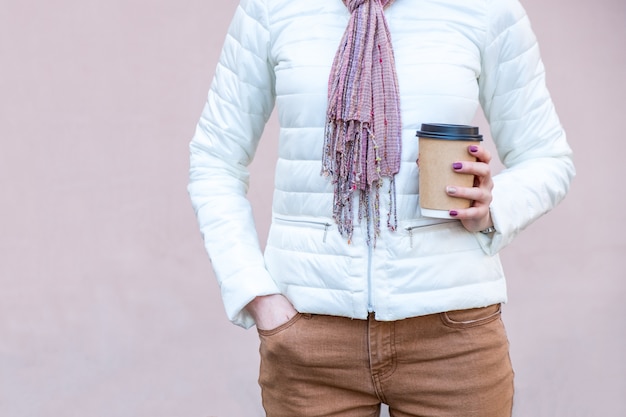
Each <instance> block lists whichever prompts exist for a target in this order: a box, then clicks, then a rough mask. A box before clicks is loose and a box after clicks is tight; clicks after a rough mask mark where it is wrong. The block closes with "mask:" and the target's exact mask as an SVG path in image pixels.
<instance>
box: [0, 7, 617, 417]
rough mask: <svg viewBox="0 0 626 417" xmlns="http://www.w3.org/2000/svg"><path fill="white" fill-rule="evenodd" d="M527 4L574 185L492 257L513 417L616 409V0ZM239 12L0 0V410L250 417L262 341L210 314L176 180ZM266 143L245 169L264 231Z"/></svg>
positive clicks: (271, 148) (575, 416) (18, 415)
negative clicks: (498, 264) (502, 279)
mask: <svg viewBox="0 0 626 417" xmlns="http://www.w3.org/2000/svg"><path fill="white" fill-rule="evenodd" d="M524 4H525V6H526V7H527V10H528V12H529V14H530V16H531V20H532V22H533V24H534V28H535V30H536V32H537V35H538V37H539V41H540V45H541V48H542V52H543V57H544V61H545V64H546V67H547V70H548V84H549V87H550V89H551V91H552V94H553V98H554V101H555V103H556V105H557V109H558V110H559V113H560V116H561V118H562V121H563V124H564V125H565V127H566V129H567V131H568V133H569V139H570V142H571V144H572V146H573V148H574V150H575V161H576V163H577V169H578V176H577V178H576V180H575V182H574V185H573V188H572V191H571V193H570V195H569V196H568V198H567V199H566V200H565V202H564V203H563V204H562V205H561V206H559V207H558V208H557V209H556V210H554V211H553V212H552V213H550V214H549V215H548V216H546V217H544V218H542V219H541V220H540V221H538V222H537V223H536V224H534V225H533V226H531V227H530V228H529V229H528V230H527V231H526V232H525V233H524V234H523V235H522V236H521V237H520V238H518V240H516V241H515V242H514V244H513V245H511V246H510V247H509V248H507V249H505V250H504V252H503V253H502V257H503V260H504V264H505V268H506V270H507V272H508V282H509V287H510V290H509V293H510V302H509V304H508V305H506V307H505V312H504V319H505V322H506V323H507V325H508V331H509V336H510V339H511V343H512V347H511V352H512V358H513V362H514V366H515V369H516V375H517V376H516V378H517V379H516V380H517V394H516V395H517V397H516V406H515V415H516V416H518V417H522V416H533V417H588V416H602V417H621V416H624V415H626V399H625V395H624V393H626V383H625V379H626V376H625V375H626V360H625V359H624V352H626V325H625V324H624V320H625V319H626V307H625V305H626V303H625V301H624V299H625V298H626V283H625V278H626V269H625V268H624V257H625V256H626V238H625V236H624V233H625V232H626V229H625V227H624V223H623V218H624V215H623V213H624V210H625V205H624V197H623V186H622V184H623V181H622V180H621V179H619V177H620V176H621V177H623V168H624V166H625V164H624V162H623V161H624V155H626V146H625V143H626V141H625V140H624V134H623V133H620V130H623V129H624V128H625V126H624V125H623V123H624V121H625V118H626V105H625V104H624V102H625V98H626V82H625V80H624V77H625V74H626V48H624V44H625V42H626V2H624V0H597V1H594V2H572V1H566V0H553V1H542V0H525V1H524ZM235 6H236V2H235V1H234V0H230V1H223V2H216V1H215V0H204V1H200V0H187V1H181V2H174V1H164V0H153V1H145V0H144V1H139V0H124V1H122V0H108V1H104V0H81V1H78V0H58V1H42V0H40V1H35V0H19V1H17V0H13V1H11V0H4V1H3V2H2V7H1V11H0V192H1V193H2V196H1V200H0V415H1V416H6V417H57V416H59V417H61V416H62V417H72V416H80V417H90V416H94V417H95V416H98V417H100V416H102V417H138V416H139V417H141V416H150V417H179V416H180V417H183V416H184V417H208V416H216V417H218V416H219V417H248V416H261V415H262V410H261V406H260V397H259V389H258V387H257V383H256V378H257V367H258V357H257V349H258V338H257V336H256V333H255V330H254V329H252V330H250V331H244V330H242V329H239V328H237V327H235V326H233V325H231V324H230V323H229V322H228V321H227V319H226V317H225V314H224V312H223V308H222V305H221V301H220V299H219V294H218V288H217V285H216V283H215V280H214V279H213V276H212V272H211V266H210V263H209V261H208V257H207V256H206V254H205V253H204V249H203V246H202V243H201V241H200V235H199V233H198V231H197V227H196V221H195V218H194V215H193V213H192V209H191V205H190V203H189V200H188V197H187V193H186V184H187V169H188V142H189V139H190V138H191V136H192V134H193V130H194V128H195V124H196V122H197V120H198V117H199V114H200V111H201V109H202V105H203V103H204V100H205V97H206V91H207V90H208V88H209V84H210V80H211V78H212V73H213V69H214V67H215V64H216V60H217V57H218V54H219V50H220V48H221V44H222V41H223V38H224V34H225V31H226V27H227V24H228V22H229V20H230V17H231V15H232V12H233V10H234V8H235ZM477 123H484V122H483V121H482V119H481V117H480V115H479V116H478V117H477ZM483 127H484V126H483ZM484 128H485V129H486V127H484ZM275 136H276V124H275V121H274V120H272V122H271V123H270V125H269V127H268V129H267V131H266V135H265V137H264V140H263V142H262V145H261V149H260V150H259V154H258V156H257V160H256V161H255V162H254V164H253V167H252V170H253V176H252V190H251V192H250V197H251V199H252V201H253V203H254V208H255V214H256V216H257V219H258V227H259V231H260V234H261V237H262V239H263V240H264V239H265V236H266V234H267V227H268V218H269V215H270V207H269V204H270V200H271V182H272V175H273V163H274V158H275V152H276V150H275V147H276V141H275Z"/></svg>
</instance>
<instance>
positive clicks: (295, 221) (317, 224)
mask: <svg viewBox="0 0 626 417" xmlns="http://www.w3.org/2000/svg"><path fill="white" fill-rule="evenodd" d="M276 220H280V221H281V222H286V223H294V224H309V225H313V226H323V227H324V237H323V238H322V242H323V243H326V236H327V235H328V228H330V226H332V225H331V224H330V223H328V222H316V221H312V220H292V219H285V218H282V217H276Z"/></svg>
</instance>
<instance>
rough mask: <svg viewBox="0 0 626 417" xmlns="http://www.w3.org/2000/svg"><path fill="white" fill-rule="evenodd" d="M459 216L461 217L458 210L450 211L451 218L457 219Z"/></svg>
mask: <svg viewBox="0 0 626 417" xmlns="http://www.w3.org/2000/svg"><path fill="white" fill-rule="evenodd" d="M458 215H459V212H458V211H456V210H450V216H452V217H456V216H458Z"/></svg>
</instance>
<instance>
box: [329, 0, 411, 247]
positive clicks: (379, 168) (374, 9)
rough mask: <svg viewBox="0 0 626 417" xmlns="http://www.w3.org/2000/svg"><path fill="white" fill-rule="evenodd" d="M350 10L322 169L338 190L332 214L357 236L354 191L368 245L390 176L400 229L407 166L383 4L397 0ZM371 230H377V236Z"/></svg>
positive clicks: (351, 5) (353, 3) (360, 2)
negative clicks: (399, 177) (403, 166)
mask: <svg viewBox="0 0 626 417" xmlns="http://www.w3.org/2000/svg"><path fill="white" fill-rule="evenodd" d="M343 1H344V3H345V4H346V6H347V7H348V10H349V11H350V13H351V17H350V22H349V23H348V27H347V29H346V32H345V33H344V35H343V38H342V40H341V44H340V45H339V49H338V50H337V54H336V55H335V60H334V62H333V68H332V71H331V74H330V79H329V81H328V112H327V122H326V131H325V140H324V150H323V152H324V155H323V159H322V174H323V175H326V176H330V177H331V178H332V182H333V185H334V187H335V195H334V202H333V217H334V218H335V221H336V222H337V225H338V228H339V232H340V233H341V235H342V236H344V237H347V238H348V241H350V240H351V238H352V232H353V228H354V225H353V217H354V216H353V196H354V193H355V192H356V191H357V190H358V191H359V213H358V219H359V221H360V220H361V219H362V218H365V219H366V220H367V242H368V245H369V244H372V239H373V244H374V245H375V242H376V237H377V236H378V235H379V233H380V191H379V190H380V187H381V186H382V178H383V177H388V178H390V179H391V181H390V184H391V185H390V189H389V193H390V201H391V207H390V208H389V215H388V217H387V226H388V227H389V228H390V229H391V230H394V229H395V228H396V226H397V217H396V196H395V194H396V193H395V181H394V176H395V174H397V173H398V171H399V170H400V151H401V128H402V124H401V120H400V99H399V93H398V81H397V75H396V69H395V62H394V57H393V49H392V46H391V36H390V34H389V28H388V27H387V22H386V20H385V15H384V12H383V10H384V8H385V7H387V6H389V5H390V4H391V3H392V2H393V0H343ZM372 227H373V228H374V233H373V236H372V232H371V231H372V230H371V229H372Z"/></svg>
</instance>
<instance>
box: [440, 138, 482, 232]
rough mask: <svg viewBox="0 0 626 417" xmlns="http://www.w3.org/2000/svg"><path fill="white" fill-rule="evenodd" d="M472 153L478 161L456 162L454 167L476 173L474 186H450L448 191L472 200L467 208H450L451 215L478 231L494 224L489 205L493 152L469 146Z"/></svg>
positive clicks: (471, 173) (455, 195)
mask: <svg viewBox="0 0 626 417" xmlns="http://www.w3.org/2000/svg"><path fill="white" fill-rule="evenodd" d="M468 152H469V153H470V155H472V156H475V157H476V159H477V161H476V162H467V161H462V162H455V163H454V164H453V165H452V169H454V171H456V172H458V173H462V174H470V175H474V186H473V187H455V186H448V187H447V189H446V191H447V193H448V195H450V196H453V197H460V198H465V199H468V200H472V205H471V207H470V208H467V209H457V210H450V215H451V216H452V217H454V218H455V219H459V220H461V223H462V224H463V226H464V227H465V228H466V229H467V230H469V231H470V232H478V231H480V230H485V229H487V228H488V227H490V226H493V221H492V220H491V213H490V212H489V205H490V204H491V200H492V194H491V191H492V190H493V180H492V178H491V168H490V167H489V162H491V154H490V153H489V151H488V150H486V149H485V148H483V147H481V146H475V145H471V146H469V147H468Z"/></svg>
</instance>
